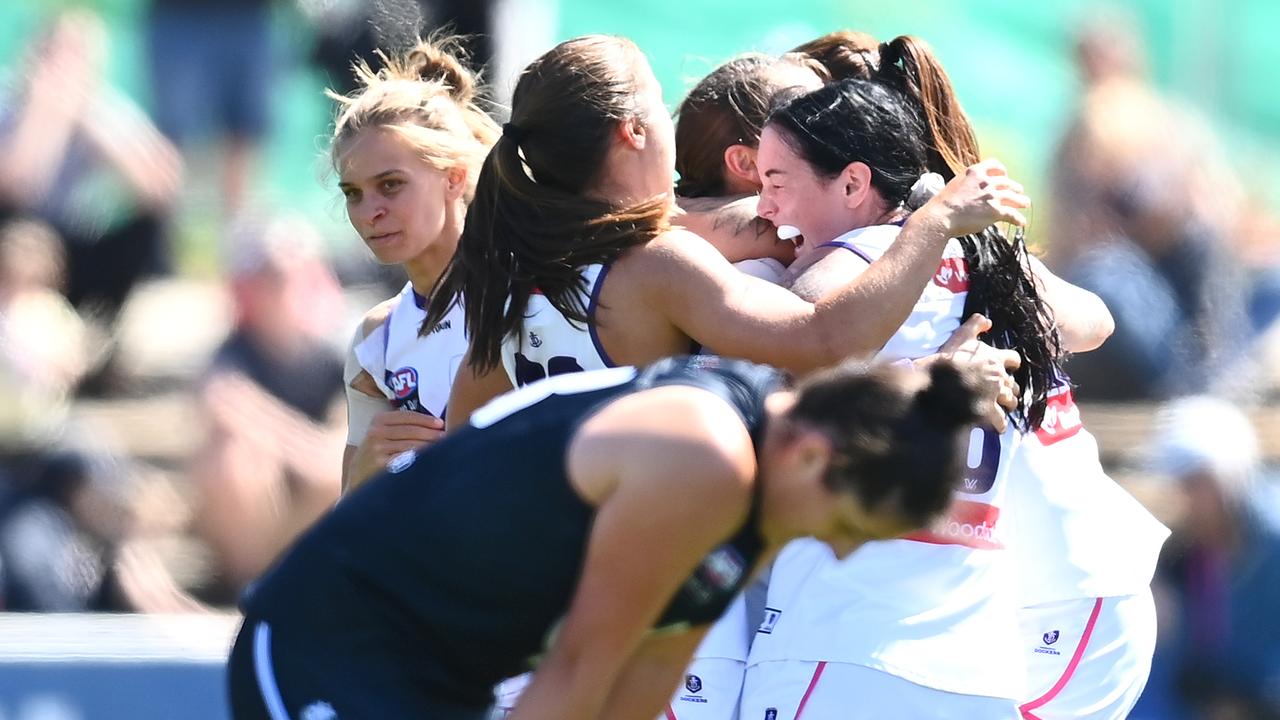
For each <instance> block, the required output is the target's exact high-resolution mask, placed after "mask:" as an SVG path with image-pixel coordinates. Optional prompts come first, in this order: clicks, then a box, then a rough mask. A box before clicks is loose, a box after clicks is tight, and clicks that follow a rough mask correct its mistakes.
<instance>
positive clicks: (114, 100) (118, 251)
mask: <svg viewBox="0 0 1280 720" xmlns="http://www.w3.org/2000/svg"><path fill="white" fill-rule="evenodd" d="M106 52H107V46H106V31H105V29H104V27H103V24H102V21H101V20H100V19H99V18H98V17H97V16H96V15H93V14H92V13H90V12H89V11H87V10H83V9H81V10H73V11H67V12H64V13H62V14H60V15H57V16H56V17H55V18H54V19H53V21H52V23H51V25H50V27H49V28H48V30H47V31H46V32H44V33H43V34H42V35H41V36H40V37H39V38H37V39H36V41H35V42H34V43H33V44H32V46H31V47H30V48H29V49H28V51H27V53H26V58H25V62H24V63H23V67H22V69H21V71H20V72H19V73H18V74H17V76H16V77H13V78H11V82H10V83H9V84H8V87H6V88H5V90H4V91H3V92H0V155H3V157H4V158H5V162H4V164H3V166H0V217H13V216H15V215H19V214H26V215H33V216H35V217H38V218H40V219H42V220H44V221H46V222H48V223H49V224H51V225H52V226H53V227H54V228H55V229H56V230H57V232H58V234H59V235H60V236H61V238H62V240H63V241H64V245H65V252H66V264H67V283H66V294H67V296H68V298H69V299H70V300H71V302H72V304H73V305H75V306H76V307H77V308H79V309H81V310H82V311H85V310H88V311H93V312H98V313H101V314H102V315H103V316H104V317H105V318H106V319H107V320H110V319H112V318H114V316H115V313H116V312H117V311H118V310H119V308H120V306H121V305H122V304H123V303H124V300H125V298H126V297H127V295H128V293H129V291H130V290H131V289H132V288H133V286H134V285H135V284H136V283H137V281H138V280H139V279H140V278H142V277H143V276H145V275H146V274H147V273H149V272H153V271H155V270H157V269H160V268H161V267H162V266H163V264H164V256H165V242H164V222H163V219H164V217H165V216H166V213H167V210H168V208H169V206H170V204H171V203H172V201H173V199H174V197H175V196H176V193H177V191H178V188H179V185H180V182H181V171H182V164H181V160H180V158H179V156H178V154H177V151H176V150H175V149H174V148H173V146H171V145H170V144H169V143H168V142H167V141H165V140H164V138H163V137H162V136H161V135H160V134H159V133H158V132H157V131H156V130H155V128H154V127H153V126H152V125H151V123H150V121H148V120H147V118H146V116H145V115H144V114H143V113H142V112H141V111H140V110H139V109H138V107H137V106H136V105H134V104H133V103H132V102H130V101H129V100H128V99H127V98H125V97H124V96H123V95H121V94H120V93H118V92H116V91H115V90H113V89H112V88H110V87H108V86H107V85H106V84H105V81H104V79H103V77H102V70H103V67H104V66H105V64H106V62H105V61H106Z"/></svg>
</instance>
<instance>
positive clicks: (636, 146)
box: [618, 116, 649, 150]
mask: <svg viewBox="0 0 1280 720" xmlns="http://www.w3.org/2000/svg"><path fill="white" fill-rule="evenodd" d="M648 132H649V128H648V127H647V126H646V125H645V123H644V120H643V119H641V118H640V117H639V116H632V117H629V118H626V119H625V120H619V121H618V139H619V140H620V141H621V142H622V143H623V144H624V145H626V146H628V147H630V148H631V149H632V150H644V146H645V143H647V142H648Z"/></svg>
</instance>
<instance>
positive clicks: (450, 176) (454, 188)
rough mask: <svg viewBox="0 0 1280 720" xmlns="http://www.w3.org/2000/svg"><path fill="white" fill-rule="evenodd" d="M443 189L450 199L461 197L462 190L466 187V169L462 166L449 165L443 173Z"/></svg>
mask: <svg viewBox="0 0 1280 720" xmlns="http://www.w3.org/2000/svg"><path fill="white" fill-rule="evenodd" d="M444 180H445V184H444V191H445V195H446V196H447V197H448V198H449V199H450V200H457V199H459V198H461V197H462V194H463V192H465V191H466V189H467V169H466V168H463V167H451V168H449V169H448V170H446V171H445V174H444Z"/></svg>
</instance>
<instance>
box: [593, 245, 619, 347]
mask: <svg viewBox="0 0 1280 720" xmlns="http://www.w3.org/2000/svg"><path fill="white" fill-rule="evenodd" d="M608 274H609V266H608V265H602V266H601V267H600V273H599V274H597V275H596V285H595V287H593V288H591V302H590V303H588V305H587V333H588V334H590V335H591V344H592V345H594V346H595V348H596V353H597V354H598V355H599V356H600V359H601V360H602V361H603V362H604V366H605V367H617V365H615V364H614V362H613V358H611V357H609V353H607V352H605V351H604V345H602V344H601V343H600V335H599V334H598V333H597V332H596V308H597V307H599V306H600V288H602V287H604V278H605V276H606V275H608Z"/></svg>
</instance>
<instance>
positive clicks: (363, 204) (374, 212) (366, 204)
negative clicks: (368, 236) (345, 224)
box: [347, 196, 387, 230]
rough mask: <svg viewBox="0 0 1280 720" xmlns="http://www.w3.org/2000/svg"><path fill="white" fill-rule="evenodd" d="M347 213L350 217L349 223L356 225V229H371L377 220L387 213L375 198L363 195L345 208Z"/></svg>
mask: <svg viewBox="0 0 1280 720" xmlns="http://www.w3.org/2000/svg"><path fill="white" fill-rule="evenodd" d="M347 213H348V215H349V216H350V218H351V223H352V224H353V225H355V226H356V229H357V230H360V229H367V230H372V229H373V228H374V227H375V226H376V225H377V224H378V221H379V220H381V219H382V217H383V216H384V215H386V214H387V208H386V206H385V205H383V204H382V203H381V202H379V201H378V200H377V198H370V197H367V196H366V197H365V198H363V199H361V200H360V202H358V203H356V204H355V205H354V206H351V207H349V208H348V209H347Z"/></svg>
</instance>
